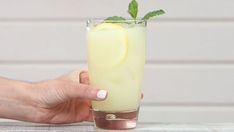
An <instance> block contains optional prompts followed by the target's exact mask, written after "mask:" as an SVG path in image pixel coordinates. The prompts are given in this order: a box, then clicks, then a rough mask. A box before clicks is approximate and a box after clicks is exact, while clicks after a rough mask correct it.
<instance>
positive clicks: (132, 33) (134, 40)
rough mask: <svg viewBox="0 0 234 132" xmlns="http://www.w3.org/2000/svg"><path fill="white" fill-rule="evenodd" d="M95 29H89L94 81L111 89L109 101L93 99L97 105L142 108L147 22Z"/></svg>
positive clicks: (104, 108)
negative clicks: (144, 24) (145, 23)
mask: <svg viewBox="0 0 234 132" xmlns="http://www.w3.org/2000/svg"><path fill="white" fill-rule="evenodd" d="M93 29H95V26H93V27H89V28H88V32H87V42H88V67H89V78H90V84H91V85H92V86H96V87H98V88H101V89H105V90H107V91H108V97H107V99H106V100H105V101H93V102H92V107H93V109H95V110H100V111H113V112H118V111H133V110H136V109H138V107H139V103H140V98H141V89H142V78H143V68H144V63H145V44H146V36H145V32H146V31H145V30H146V29H145V26H143V25H137V24H136V25H133V26H132V27H124V28H123V29H121V30H116V29H107V30H93ZM125 41H126V42H125ZM123 43H124V44H123ZM113 51H115V52H113Z"/></svg>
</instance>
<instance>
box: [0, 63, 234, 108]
mask: <svg viewBox="0 0 234 132" xmlns="http://www.w3.org/2000/svg"><path fill="white" fill-rule="evenodd" d="M81 67H85V65H79V64H68V65H62V64H57V65H52V64H50V65H47V64H44V65H39V64H29V65H23V64H18V65H16V64H15V65H1V66H0V69H1V70H0V75H1V76H5V77H9V78H14V79H20V80H27V81H39V80H44V79H52V78H56V77H58V76H60V75H61V74H64V73H67V72H69V71H71V70H73V69H77V68H81ZM233 75H234V66H233V65H214V66H213V65H179V64H178V65H176V64H173V65H172V64H168V65H167V64H159V65H146V69H145V80H144V86H143V91H144V95H145V97H144V100H143V102H144V104H152V105H189V106H191V105H203V106H206V105H211V106H213V105H222V106H223V105H228V106H230V105H234V96H233V88H234V81H233Z"/></svg>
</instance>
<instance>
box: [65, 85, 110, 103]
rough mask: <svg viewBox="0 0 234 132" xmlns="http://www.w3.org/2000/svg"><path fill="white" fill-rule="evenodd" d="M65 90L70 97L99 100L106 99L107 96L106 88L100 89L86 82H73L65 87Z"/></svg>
mask: <svg viewBox="0 0 234 132" xmlns="http://www.w3.org/2000/svg"><path fill="white" fill-rule="evenodd" d="M63 91H64V93H65V95H66V96H67V97H68V98H82V99H89V100H97V101H98V100H104V99H106V97H107V91H106V90H100V89H98V88H93V87H91V86H89V85H85V84H77V83H73V84H72V85H69V86H67V87H64V90H63Z"/></svg>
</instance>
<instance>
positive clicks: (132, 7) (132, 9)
mask: <svg viewBox="0 0 234 132" xmlns="http://www.w3.org/2000/svg"><path fill="white" fill-rule="evenodd" d="M128 13H129V14H130V16H131V18H132V19H133V20H137V14H138V3H137V1H136V0H132V1H131V2H130V3H129V5H128ZM163 14H165V11H164V10H162V9H160V10H153V11H150V12H148V13H147V14H145V16H144V17H143V18H141V20H145V21H148V20H149V19H151V18H153V17H155V16H160V15H163ZM105 20H107V21H116V20H117V21H123V20H126V19H125V18H124V17H121V16H111V17H108V18H106V19H105Z"/></svg>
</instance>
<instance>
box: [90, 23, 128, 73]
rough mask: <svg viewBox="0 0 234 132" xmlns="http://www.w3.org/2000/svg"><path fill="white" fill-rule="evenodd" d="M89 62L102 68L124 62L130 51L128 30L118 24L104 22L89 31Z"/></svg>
mask: <svg viewBox="0 0 234 132" xmlns="http://www.w3.org/2000/svg"><path fill="white" fill-rule="evenodd" d="M88 50H89V63H90V65H91V66H94V67H96V68H99V69H100V70H101V69H107V68H112V67H114V66H117V65H119V64H122V63H123V62H124V61H125V59H126V57H127V53H128V35H127V31H126V30H125V29H124V28H123V27H122V26H120V25H118V24H113V23H102V24H99V25H97V26H96V27H94V28H93V29H91V30H90V31H89V32H88Z"/></svg>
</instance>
